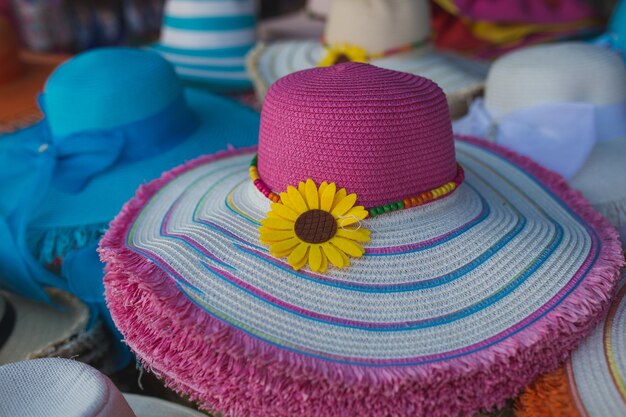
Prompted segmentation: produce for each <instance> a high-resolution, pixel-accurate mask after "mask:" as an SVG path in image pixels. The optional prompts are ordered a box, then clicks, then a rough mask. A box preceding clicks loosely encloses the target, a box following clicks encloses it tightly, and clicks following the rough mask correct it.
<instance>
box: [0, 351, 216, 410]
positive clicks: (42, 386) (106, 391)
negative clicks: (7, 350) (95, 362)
mask: <svg viewBox="0 0 626 417" xmlns="http://www.w3.org/2000/svg"><path fill="white" fill-rule="evenodd" d="M0 398H2V401H0V417H16V416H20V417H39V416H46V417H202V416H205V415H204V414H202V413H200V412H198V411H195V410H192V409H190V408H187V407H183V406H181V405H178V404H174V403H171V402H168V401H164V400H160V399H158V398H152V397H146V396H141V395H135V394H122V393H121V392H120V391H119V390H118V389H117V387H116V386H115V385H113V382H111V380H110V379H109V378H107V377H106V376H105V375H104V374H102V373H100V372H99V371H97V370H96V369H94V368H92V367H90V366H88V365H85V364H84V363H81V362H78V361H73V360H68V359H35V360H30V361H25V362H18V363H14V364H11V365H4V366H0Z"/></svg>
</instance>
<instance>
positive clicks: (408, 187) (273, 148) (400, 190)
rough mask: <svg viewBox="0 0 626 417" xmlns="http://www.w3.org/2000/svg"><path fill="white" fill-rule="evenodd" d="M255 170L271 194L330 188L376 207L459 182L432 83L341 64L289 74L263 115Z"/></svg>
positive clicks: (446, 121)
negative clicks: (305, 184) (312, 185)
mask: <svg viewBox="0 0 626 417" xmlns="http://www.w3.org/2000/svg"><path fill="white" fill-rule="evenodd" d="M258 170H259V174H260V176H261V178H262V179H263V181H264V182H265V184H267V185H268V186H269V188H271V189H272V190H273V191H275V192H280V191H285V190H286V189H287V186H289V185H297V184H298V183H299V182H300V181H306V180H307V179H308V178H311V179H313V180H314V181H315V182H316V183H318V184H319V183H321V182H323V181H328V182H335V183H336V184H337V186H339V187H345V188H346V190H347V191H348V192H349V193H356V194H357V196H358V203H359V204H361V205H363V206H365V207H374V206H379V205H384V204H389V203H391V202H394V201H399V200H400V201H401V200H402V199H405V198H407V197H410V196H414V195H418V194H420V193H422V192H425V191H428V190H432V189H434V188H437V187H440V186H441V185H442V184H445V183H448V182H450V181H452V180H453V179H454V178H455V176H456V175H457V165H456V158H455V151H454V140H453V137H452V126H451V122H450V115H449V112H448V105H447V101H446V97H445V95H444V93H443V91H442V90H441V89H440V88H439V86H437V84H435V83H434V82H432V81H430V80H428V79H426V78H422V77H419V76H416V75H412V74H408V73H402V72H398V71H392V70H387V69H382V68H378V67H374V66H372V65H368V64H359V63H345V64H340V65H335V66H333V67H326V68H314V69H310V70H305V71H300V72H296V73H293V74H290V75H288V76H286V77H283V78H281V79H280V80H278V81H277V82H276V83H275V84H274V85H272V87H271V88H270V89H269V91H268V94H267V97H266V99H265V103H264V105H263V110H262V113H261V130H260V134H259V153H258Z"/></svg>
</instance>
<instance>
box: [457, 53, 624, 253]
mask: <svg viewBox="0 0 626 417" xmlns="http://www.w3.org/2000/svg"><path fill="white" fill-rule="evenodd" d="M454 129H455V131H456V132H457V133H463V134H469V135H475V136H480V137H487V138H488V139H490V140H492V141H494V142H496V143H498V144H500V145H503V146H506V147H508V148H510V149H513V150H515V151H517V152H519V153H522V154H524V155H526V156H529V157H531V158H532V159H534V160H535V161H537V162H539V163H540V164H542V165H544V166H546V167H547V168H550V169H552V170H555V171H557V172H558V173H560V174H561V175H563V176H564V177H566V178H567V179H569V180H570V183H571V184H572V185H573V186H574V187H575V188H577V189H578V190H580V191H582V193H583V194H584V195H585V197H586V198H588V199H589V200H590V201H591V203H592V205H593V206H594V208H595V209H597V210H598V211H599V212H600V213H602V214H603V215H605V216H606V217H607V218H608V219H609V220H610V221H611V222H612V223H613V225H615V226H616V227H617V228H618V229H619V231H620V234H621V236H622V240H623V241H626V181H625V180H624V178H626V67H624V64H623V63H622V62H621V60H620V59H619V58H618V57H617V56H616V55H614V54H613V53H611V52H609V51H607V50H604V49H602V48H599V47H596V46H593V45H589V44H584V43H578V42H571V43H562V44H555V45H540V46H535V47H532V48H527V49H523V50H519V51H516V52H513V53H510V54H508V55H505V56H503V57H502V58H500V59H498V60H497V61H495V62H494V63H493V65H492V67H491V70H490V72H489V75H488V77H487V83H486V87H485V97H484V100H483V99H477V100H476V101H475V102H474V103H473V104H472V106H471V109H470V112H469V114H468V115H467V116H466V117H465V118H463V119H461V120H459V121H457V122H456V123H455V125H454Z"/></svg>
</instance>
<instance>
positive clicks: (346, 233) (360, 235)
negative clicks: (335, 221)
mask: <svg viewBox="0 0 626 417" xmlns="http://www.w3.org/2000/svg"><path fill="white" fill-rule="evenodd" d="M335 236H339V237H345V238H346V239H351V240H356V241H357V242H369V241H370V231H369V230H367V229H363V228H360V229H337V234H336V235H335Z"/></svg>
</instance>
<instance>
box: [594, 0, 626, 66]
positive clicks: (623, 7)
mask: <svg viewBox="0 0 626 417" xmlns="http://www.w3.org/2000/svg"><path fill="white" fill-rule="evenodd" d="M594 43H595V44H596V45H600V46H603V47H605V48H608V49H610V50H612V51H614V52H616V53H617V54H619V55H620V56H621V57H622V59H623V60H624V63H626V0H621V1H619V2H618V3H617V5H616V6H615V9H614V11H613V16H611V21H610V22H609V25H608V28H607V31H606V33H604V34H603V35H601V36H600V37H598V38H597V39H595V41H594Z"/></svg>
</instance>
